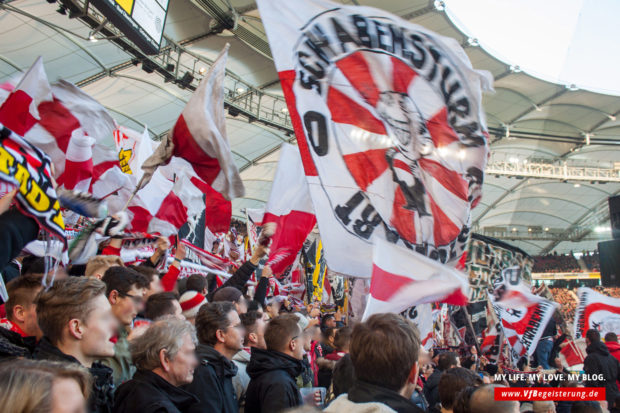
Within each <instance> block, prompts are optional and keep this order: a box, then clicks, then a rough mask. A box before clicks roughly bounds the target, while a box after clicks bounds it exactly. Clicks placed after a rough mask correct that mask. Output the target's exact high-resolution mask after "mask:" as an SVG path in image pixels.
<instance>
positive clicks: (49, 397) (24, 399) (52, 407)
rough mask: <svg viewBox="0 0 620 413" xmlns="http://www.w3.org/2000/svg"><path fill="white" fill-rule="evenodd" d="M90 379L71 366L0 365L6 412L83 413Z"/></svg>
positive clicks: (0, 397) (2, 402) (23, 361)
mask: <svg viewBox="0 0 620 413" xmlns="http://www.w3.org/2000/svg"><path fill="white" fill-rule="evenodd" d="M91 380H92V379H91V376H90V374H89V373H88V371H87V370H86V369H84V368H83V367H81V366H79V365H77V364H74V363H60V362H53V361H47V360H39V361H34V360H26V359H20V360H15V361H11V362H5V363H2V364H0V406H2V411H5V412H20V413H39V412H49V413H85V412H86V401H87V400H88V396H89V393H90V389H91V386H92V384H91Z"/></svg>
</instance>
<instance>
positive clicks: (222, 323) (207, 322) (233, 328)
mask: <svg viewBox="0 0 620 413" xmlns="http://www.w3.org/2000/svg"><path fill="white" fill-rule="evenodd" d="M196 331H197V332H198V341H199V342H200V343H201V344H206V345H209V346H211V347H213V348H214V349H215V350H217V351H218V352H220V353H221V354H222V355H223V356H225V357H227V358H228V359H229V360H230V359H232V358H233V356H234V355H235V353H237V352H238V351H239V350H241V349H242V348H243V338H244V335H245V334H244V329H243V325H242V324H241V320H240V319H239V314H237V311H236V310H235V306H234V305H233V304H232V303H231V302H228V301H221V302H215V303H207V304H205V305H203V306H202V307H200V310H199V311H198V315H197V316H196Z"/></svg>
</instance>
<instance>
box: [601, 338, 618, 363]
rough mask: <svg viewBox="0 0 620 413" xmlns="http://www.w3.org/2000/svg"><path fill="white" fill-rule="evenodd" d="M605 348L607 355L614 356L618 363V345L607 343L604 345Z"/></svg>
mask: <svg viewBox="0 0 620 413" xmlns="http://www.w3.org/2000/svg"><path fill="white" fill-rule="evenodd" d="M605 346H607V350H609V354H611V355H612V356H614V357H615V358H616V360H618V361H620V343H618V342H617V341H607V342H606V343H605Z"/></svg>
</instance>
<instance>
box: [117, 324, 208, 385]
mask: <svg viewBox="0 0 620 413" xmlns="http://www.w3.org/2000/svg"><path fill="white" fill-rule="evenodd" d="M195 349H196V332H195V330H194V327H193V326H192V325H191V324H190V323H189V322H188V321H187V320H179V319H177V318H174V317H168V318H163V319H161V320H157V321H155V322H154V323H152V324H151V325H150V326H149V327H148V329H147V330H146V331H145V332H144V334H142V335H140V336H138V337H136V338H134V339H133V340H131V341H130V342H129V350H130V351H131V359H132V361H133V363H134V364H135V366H136V367H137V368H138V369H142V370H148V371H152V372H154V373H155V374H157V375H159V376H160V377H162V378H163V379H165V380H166V381H168V382H169V383H170V384H172V385H173V386H181V385H183V384H188V383H191V382H192V380H193V379H194V369H195V368H196V366H197V365H198V360H197V359H196V354H195V351H194V350H195Z"/></svg>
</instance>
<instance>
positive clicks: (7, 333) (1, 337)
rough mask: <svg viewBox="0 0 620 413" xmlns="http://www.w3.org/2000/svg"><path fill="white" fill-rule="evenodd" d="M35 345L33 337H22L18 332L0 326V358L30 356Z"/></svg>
mask: <svg viewBox="0 0 620 413" xmlns="http://www.w3.org/2000/svg"><path fill="white" fill-rule="evenodd" d="M35 345H36V339H35V338H34V337H22V336H21V335H20V334H19V333H16V332H14V331H11V330H7V329H6V328H3V327H0V360H4V359H8V358H14V357H25V358H30V357H31V356H32V352H33V351H34V348H35Z"/></svg>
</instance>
